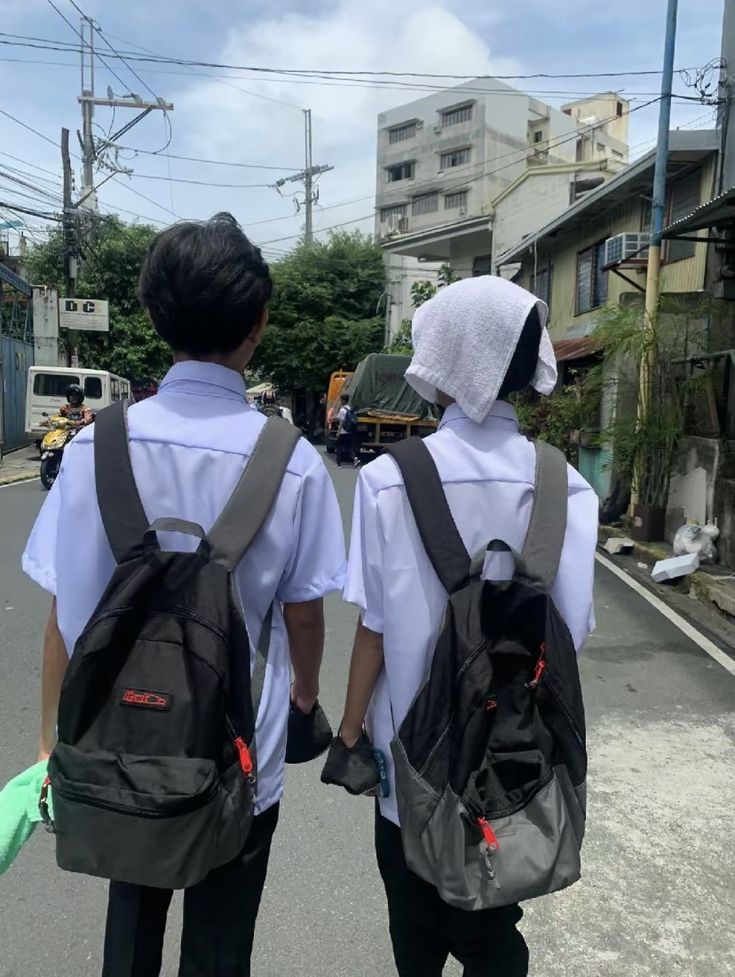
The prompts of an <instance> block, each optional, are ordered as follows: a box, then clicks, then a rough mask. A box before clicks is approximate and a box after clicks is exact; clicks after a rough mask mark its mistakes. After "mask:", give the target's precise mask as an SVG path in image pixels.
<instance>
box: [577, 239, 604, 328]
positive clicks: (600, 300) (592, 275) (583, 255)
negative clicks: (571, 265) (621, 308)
mask: <svg viewBox="0 0 735 977" xmlns="http://www.w3.org/2000/svg"><path fill="white" fill-rule="evenodd" d="M604 263H605V242H604V241H600V243H599V244H595V245H593V246H592V247H591V248H587V249H586V250H585V251H580V252H579V254H578V255H577V315H582V313H584V312H589V311H590V309H596V308H598V306H600V305H604V304H605V302H607V272H606V271H604V270H603V265H604Z"/></svg>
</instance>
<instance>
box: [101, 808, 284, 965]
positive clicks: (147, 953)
mask: <svg viewBox="0 0 735 977" xmlns="http://www.w3.org/2000/svg"><path fill="white" fill-rule="evenodd" d="M277 823H278V805H275V806H274V807H271V808H269V809H268V810H267V811H266V812H265V813H264V814H260V815H258V817H256V818H255V819H254V820H253V825H252V828H251V830H250V834H249V835H248V840H247V842H246V844H245V847H244V848H243V850H242V852H241V853H240V855H239V856H238V857H237V858H236V859H234V861H232V862H229V863H228V864H227V865H223V866H221V867H220V868H218V869H215V870H214V871H213V872H210V874H209V875H208V876H207V877H206V879H204V880H203V881H202V882H200V883H199V884H198V885H195V886H192V887H191V888H190V889H187V890H186V891H185V894H184V929H183V932H182V935H181V963H180V965H179V977H250V955H251V953H252V949H253V936H254V933H255V920H256V918H257V915H258V908H259V906H260V897H261V895H262V893H263V885H264V884H265V876H266V871H267V869H268V856H269V855H270V848H271V841H272V839H273V832H274V831H275V830H276V824H277ZM172 895H173V893H172V892H171V890H170V889H149V888H144V887H142V886H137V885H128V884H127V883H125V882H111V883H110V899H109V903H108V908H107V932H106V934H105V955H104V965H103V969H102V977H158V975H159V974H160V972H161V954H162V950H163V935H164V932H165V930H166V916H167V913H168V907H169V905H170V903H171V896H172Z"/></svg>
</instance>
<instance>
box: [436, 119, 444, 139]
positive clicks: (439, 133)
mask: <svg viewBox="0 0 735 977" xmlns="http://www.w3.org/2000/svg"><path fill="white" fill-rule="evenodd" d="M443 132H444V126H441V125H439V123H438V122H437V124H436V125H435V126H434V135H435V136H440V135H441V134H442V133H443Z"/></svg>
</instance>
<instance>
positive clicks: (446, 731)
mask: <svg viewBox="0 0 735 977" xmlns="http://www.w3.org/2000/svg"><path fill="white" fill-rule="evenodd" d="M486 648H487V641H486V640H485V639H484V638H483V640H482V643H481V644H480V645H479V647H478V648H476V649H475V650H474V651H473V652H472V654H471V655H469V656H468V657H467V658H466V659H465V660H464V662H463V663H462V667H461V668H460V669H459V671H458V672H457V677H456V679H455V682H458V681H459V680H460V679H461V678H462V676H463V675H464V674H465V672H466V671H467V670H468V669H469V668H470V667H471V666H472V665H473V664H474V663H475V661H477V659H478V658H479V657H480V655H481V654H482V652H483V651H484V650H485V649H486ZM452 719H453V715H450V717H449V719H448V720H447V722H446V724H445V726H444V728H443V729H442V731H441V733H440V734H439V738H438V739H437V741H436V743H435V744H434V746H433V747H432V749H431V752H430V753H429V755H428V757H427V758H426V760H425V761H424V763H423V764H422V766H421V769H420V770H419V771H418V775H419V777H423V776H424V774H425V773H426V771H427V770H428V768H429V766H430V765H431V762H432V760H433V759H434V757H435V756H436V755H437V753H438V752H439V749H440V748H441V746H442V744H443V743H444V740H445V739H446V738H447V736H448V734H449V728H450V726H451V725H452Z"/></svg>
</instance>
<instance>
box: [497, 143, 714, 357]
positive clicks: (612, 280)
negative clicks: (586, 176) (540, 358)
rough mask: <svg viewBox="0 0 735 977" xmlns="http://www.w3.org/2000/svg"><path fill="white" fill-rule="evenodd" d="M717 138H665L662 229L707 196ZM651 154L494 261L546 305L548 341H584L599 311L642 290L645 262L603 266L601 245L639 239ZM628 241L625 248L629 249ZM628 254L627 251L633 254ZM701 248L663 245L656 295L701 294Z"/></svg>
mask: <svg viewBox="0 0 735 977" xmlns="http://www.w3.org/2000/svg"><path fill="white" fill-rule="evenodd" d="M716 159H717V134H716V133H715V132H713V131H712V132H711V131H695V132H681V131H679V132H672V133H671V151H670V154H669V168H668V189H667V219H666V221H665V223H666V224H670V223H673V221H675V220H677V219H679V218H681V217H685V216H687V215H688V214H690V213H691V212H692V211H693V210H694V209H695V208H696V207H697V206H699V205H700V204H701V203H703V202H704V201H707V200H709V199H710V198H711V197H712V196H713V194H714V186H715V174H716ZM654 161H655V151H651V152H650V153H648V154H647V155H646V156H643V157H642V158H641V159H640V160H638V161H637V162H636V163H634V164H633V165H632V166H629V167H627V168H626V169H625V170H623V171H622V172H620V173H618V174H617V176H615V177H613V178H612V179H611V180H609V181H608V182H607V183H605V184H603V185H602V186H600V187H598V188H597V189H595V190H592V191H591V192H590V193H588V194H586V195H585V196H583V197H582V198H581V199H580V200H578V201H577V202H576V203H575V204H574V205H573V206H571V207H570V208H569V209H568V210H566V211H565V212H564V213H563V214H562V215H561V216H559V217H557V218H556V219H555V220H553V221H550V222H549V223H547V224H546V225H544V227H542V228H541V229H540V230H539V231H537V232H536V233H534V234H530V235H528V236H527V237H526V238H525V239H524V240H523V241H522V243H521V244H519V245H517V246H516V247H514V248H511V249H509V250H508V251H506V252H505V254H502V255H499V256H498V259H497V270H498V272H499V273H500V274H502V275H505V276H510V275H511V274H512V275H513V280H514V281H516V282H517V283H518V284H519V285H522V286H523V287H524V288H528V289H529V290H530V291H531V292H534V293H535V294H536V295H538V296H539V298H542V299H543V300H544V301H545V302H547V303H548V305H549V310H550V319H549V329H550V332H551V337H552V340H553V341H554V342H555V344H556V343H558V342H559V341H562V340H568V339H580V338H582V337H585V336H588V335H590V333H592V332H593V331H594V329H595V326H596V324H597V319H598V314H599V310H600V308H602V307H603V306H604V305H606V304H608V303H618V302H621V301H628V300H632V299H634V297H635V295H636V293H637V292H640V290H641V289H645V260H641V261H640V263H639V264H638V265H637V266H636V265H635V263H634V262H635V260H636V259H635V258H633V260H632V262H631V263H630V264H628V263H624V264H623V266H621V267H609V266H608V265H607V264H606V248H605V245H606V242H607V241H609V240H610V239H611V238H615V237H617V236H618V235H621V234H628V235H641V237H640V238H639V244H640V246H641V247H644V246H645V237H644V236H643V235H645V234H646V233H647V232H648V229H649V225H650V219H651V192H652V184H653V166H654ZM631 240H632V239H631V238H628V240H627V242H626V246H628V247H630V244H631ZM633 250H635V249H633ZM706 264H707V245H706V244H705V243H702V244H697V243H696V242H694V241H669V242H666V244H665V246H664V256H663V267H662V272H661V290H662V293H664V294H666V293H677V294H691V293H701V292H703V291H704V288H705V279H706Z"/></svg>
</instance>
